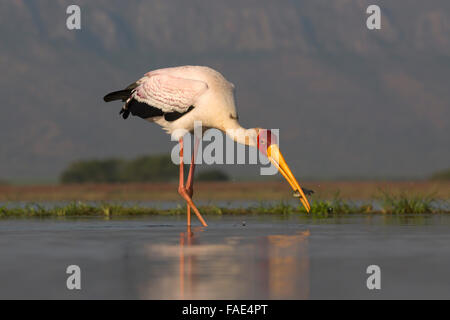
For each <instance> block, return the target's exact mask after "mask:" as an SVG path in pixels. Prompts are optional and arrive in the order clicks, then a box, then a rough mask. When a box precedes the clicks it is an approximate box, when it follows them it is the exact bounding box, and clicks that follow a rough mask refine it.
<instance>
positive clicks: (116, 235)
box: [0, 215, 450, 299]
mask: <svg viewBox="0 0 450 320" xmlns="http://www.w3.org/2000/svg"><path fill="white" fill-rule="evenodd" d="M207 221H208V223H209V225H210V226H209V227H208V228H202V227H192V229H191V230H190V231H189V230H187V228H186V226H185V218H184V217H173V218H167V217H164V218H163V217H146V218H136V219H117V220H102V219H62V220H51V219H44V220H30V219H26V220H0V298H1V299H9V298H32V299H34V298H63V299H80V298H87V299H89V298H94V299H100V298H125V299H318V298H337V299H345V298H356V299H360V298H369V299H379V298H441V299H443V298H445V299H449V298H450V217H448V216H445V215H434V216H431V215H430V216H426V217H423V216H421V217H419V216H408V217H402V218H398V217H388V216H379V215H378V216H370V217H367V216H352V217H349V218H339V219H334V218H329V219H317V220H313V219H305V218H299V217H291V218H284V219H280V218H279V217H274V216H258V217H255V216H246V217H243V216H238V217H207ZM69 265H78V266H80V268H81V286H82V288H81V290H79V291H77V290H73V291H70V290H68V289H67V288H66V279H67V277H68V276H69V275H68V274H66V268H67V266H69ZM369 265H378V266H379V267H380V268H381V290H368V289H367V286H366V280H367V277H368V276H369V275H368V274H367V273H366V268H367V267H368V266H369Z"/></svg>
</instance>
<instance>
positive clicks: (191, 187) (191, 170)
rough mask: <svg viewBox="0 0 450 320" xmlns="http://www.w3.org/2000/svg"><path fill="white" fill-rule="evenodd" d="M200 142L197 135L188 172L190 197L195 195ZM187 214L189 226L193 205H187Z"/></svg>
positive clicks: (187, 183)
mask: <svg viewBox="0 0 450 320" xmlns="http://www.w3.org/2000/svg"><path fill="white" fill-rule="evenodd" d="M198 144H199V139H198V138H197V137H195V144H194V150H193V153H192V157H191V165H190V167H189V174H188V179H187V182H186V192H187V193H188V195H189V197H191V199H192V196H193V195H194V173H195V156H196V155H197V151H198ZM187 216H188V226H190V225H191V224H190V222H191V207H189V206H188V207H187Z"/></svg>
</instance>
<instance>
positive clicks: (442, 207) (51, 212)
mask: <svg viewBox="0 0 450 320" xmlns="http://www.w3.org/2000/svg"><path fill="white" fill-rule="evenodd" d="M199 209H200V210H201V212H202V214H205V215H216V216H220V215H267V214H270V215H275V216H287V215H302V216H305V217H306V216H311V217H313V218H327V217H333V216H341V215H350V214H384V215H405V214H433V213H450V206H449V205H448V202H447V201H444V200H439V201H438V200H436V199H434V198H433V197H432V196H431V195H429V196H418V195H417V196H416V195H415V196H411V195H406V194H404V193H400V194H388V193H386V192H381V195H380V196H378V198H377V200H376V201H372V202H367V203H362V204H361V203H355V202H352V201H349V200H344V199H342V198H341V197H340V196H339V194H336V195H335V197H334V198H333V199H331V200H316V201H311V212H310V214H307V213H306V210H305V208H304V207H303V206H301V205H300V204H293V203H292V202H285V201H280V202H277V203H269V204H266V203H260V204H259V205H255V206H248V207H240V208H230V207H223V206H222V207H221V206H215V205H208V206H202V207H200V208H199ZM185 214H186V206H180V205H178V206H176V207H174V208H171V209H159V208H157V207H148V206H139V205H125V204H120V203H114V202H113V203H111V202H101V203H96V204H89V203H84V202H71V203H69V204H66V205H55V206H50V207H49V206H43V205H42V204H39V203H29V204H27V205H25V206H19V205H17V206H14V205H13V206H11V205H9V206H3V207H0V218H8V217H24V218H27V217H44V218H45V217H89V216H94V217H119V216H145V215H168V216H174V215H185Z"/></svg>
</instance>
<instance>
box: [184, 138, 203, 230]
mask: <svg viewBox="0 0 450 320" xmlns="http://www.w3.org/2000/svg"><path fill="white" fill-rule="evenodd" d="M183 166H184V163H183V138H181V139H180V182H179V186H178V193H179V194H180V195H181V196H182V197H183V198H184V200H186V202H187V213H188V216H187V223H188V226H190V225H191V208H192V210H194V213H195V214H196V215H197V218H198V219H199V220H200V222H201V223H202V225H203V226H204V227H207V226H208V225H207V224H206V222H205V220H204V219H203V217H202V215H201V214H200V212H199V211H198V209H197V207H196V206H195V204H194V202H192V198H191V196H192V193H193V190H192V184H193V181H194V180H193V175H194V169H193V166H194V167H195V164H194V161H192V163H191V168H190V170H189V176H190V179H189V180H188V186H189V185H190V188H189V189H190V193H191V194H189V192H188V190H187V189H186V187H185V186H184V168H183ZM191 173H192V174H191Z"/></svg>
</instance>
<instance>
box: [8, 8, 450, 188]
mask: <svg viewBox="0 0 450 320" xmlns="http://www.w3.org/2000/svg"><path fill="white" fill-rule="evenodd" d="M70 4H77V5H79V6H80V8H81V30H68V29H67V27H66V19H67V17H68V15H67V14H66V9H67V7H68V6H69V5H70ZM370 4H378V5H379V6H380V7H381V29H380V30H369V29H368V28H367V26H366V19H367V17H368V14H367V13H366V9H367V7H368V6H369V5H370ZM449 35H450V2H449V1H447V0H435V1H429V2H428V1H419V0H414V1H413V0H411V1H406V0H404V1H366V0H352V1H349V0H348V1H347V0H335V1H317V0H305V1H300V0H298V1H294V0H291V1H271V0H258V1H256V0H255V1H242V0H240V1H237V0H227V1H208V0H188V1H186V0H183V1H182V0H177V1H174V0H169V1H167V0H153V1H138V0H131V1H126V2H124V1H110V0H99V1H73V0H71V1H63V0H61V1H50V0H48V1H44V0H29V1H25V0H22V1H2V3H1V4H0V41H1V47H0V74H1V76H0V81H1V82H0V93H1V96H2V98H3V104H2V111H3V112H2V114H1V116H0V136H1V137H2V139H1V140H2V142H1V147H0V178H6V179H12V180H17V179H54V178H56V177H57V176H58V174H59V173H60V172H61V170H62V169H63V168H64V167H65V166H66V165H67V164H68V163H70V162H71V161H73V160H77V159H84V158H104V157H126V158H129V157H134V156H137V155H142V154H152V153H155V154H156V153H166V152H170V150H171V148H172V147H173V144H174V143H173V142H170V137H169V136H167V135H166V134H164V133H163V132H162V130H161V129H160V128H159V127H157V126H156V125H151V124H149V123H147V122H145V121H143V120H141V119H138V118H130V119H128V120H127V121H124V120H122V119H121V118H120V117H119V115H118V112H119V109H120V104H118V103H117V104H104V103H103V101H102V97H103V95H104V94H105V93H107V92H109V91H111V90H116V89H121V88H122V87H124V86H126V85H128V84H129V83H131V82H133V81H134V80H136V79H138V78H139V77H140V76H142V75H143V74H144V73H146V72H147V71H149V70H151V69H155V68H161V67H167V66H176V65H184V64H195V65H208V66H211V67H213V68H216V69H217V70H219V71H220V72H222V73H223V74H224V75H225V77H226V78H228V79H229V80H230V81H231V82H233V83H234V84H235V85H236V86H237V105H238V111H239V117H240V121H241V123H242V125H243V126H246V127H255V126H260V127H266V128H279V129H280V130H281V133H280V135H281V146H282V150H283V151H284V153H285V156H286V158H287V160H288V162H289V163H290V165H291V167H292V168H293V169H294V171H296V173H298V175H299V176H300V177H307V178H336V177H348V178H351V177H354V178H359V177H379V178H402V177H405V178H408V177H424V176H427V175H429V174H430V173H431V172H433V171H436V170H440V169H444V168H447V167H450V148H449V146H450V135H449V133H450V131H449V129H450V125H449V124H450V121H449V119H450V90H449V89H448V88H449V84H450V81H449V80H450V36H449ZM224 169H226V170H229V171H230V172H231V173H233V174H234V175H235V176H238V175H239V176H241V177H245V176H255V175H257V174H258V170H257V168H256V167H254V166H253V167H244V166H240V167H238V168H236V167H230V166H226V167H224Z"/></svg>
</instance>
